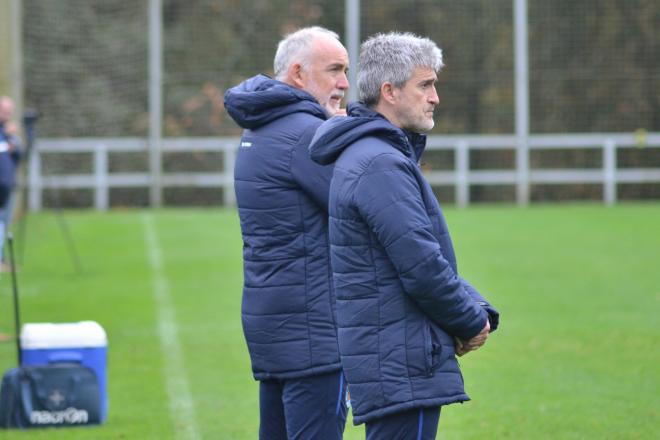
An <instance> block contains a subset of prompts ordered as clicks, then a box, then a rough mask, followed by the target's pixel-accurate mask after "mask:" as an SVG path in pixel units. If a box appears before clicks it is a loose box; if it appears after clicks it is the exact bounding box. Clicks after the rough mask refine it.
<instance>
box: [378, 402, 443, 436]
mask: <svg viewBox="0 0 660 440" xmlns="http://www.w3.org/2000/svg"><path fill="white" fill-rule="evenodd" d="M439 421H440V407H437V408H416V409H413V410H410V411H405V412H401V413H396V414H392V415H389V416H385V417H383V418H381V419H376V420H373V421H371V422H367V424H366V425H367V426H366V433H367V439H366V440H394V439H396V440H434V439H435V434H436V433H437V432H438V422H439Z"/></svg>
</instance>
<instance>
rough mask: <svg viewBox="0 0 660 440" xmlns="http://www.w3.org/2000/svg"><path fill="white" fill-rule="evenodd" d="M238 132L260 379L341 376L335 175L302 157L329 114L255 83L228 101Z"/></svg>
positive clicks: (266, 82)
mask: <svg viewBox="0 0 660 440" xmlns="http://www.w3.org/2000/svg"><path fill="white" fill-rule="evenodd" d="M225 107H226V109H227V111H228V112H229V114H230V115H231V117H232V118H233V119H234V120H235V121H236V122H237V123H238V124H239V125H240V126H241V127H243V128H245V131H244V132H243V136H242V137H241V143H240V147H239V149H238V154H237V157H236V165H235V169H234V184H235V190H236V200H237V203H238V213H239V216H240V221H241V231H242V234H243V272H244V287H243V302H242V323H243V331H244V335H245V339H246V342H247V345H248V351H249V352H250V358H251V360H252V370H253V373H254V377H255V379H257V380H264V379H273V378H278V379H288V378H297V377H305V376H311V375H315V374H321V373H327V372H331V371H337V370H339V369H340V362H339V350H338V345H337V333H336V328H335V322H334V304H333V298H332V296H331V291H332V284H331V282H332V274H331V271H330V262H329V258H330V257H329V251H328V240H327V233H328V229H327V228H328V220H327V204H328V189H329V185H330V177H331V176H332V167H330V166H325V167H324V166H320V165H318V164H316V163H314V162H312V160H311V159H310V158H309V152H308V146H309V142H310V141H311V139H312V136H313V135H314V132H315V131H316V129H317V128H318V126H319V125H321V123H322V122H323V121H324V120H325V119H326V114H325V112H324V110H323V108H322V107H321V106H320V105H319V104H318V102H317V101H316V100H315V99H314V98H313V97H312V96H311V95H310V94H308V93H306V92H304V91H302V90H299V89H296V88H294V87H290V86H288V85H287V84H284V83H282V82H280V81H276V80H273V79H270V78H268V77H266V76H263V75H258V76H256V77H253V78H251V79H248V80H246V81H245V82H243V83H241V84H240V85H238V86H237V87H234V88H232V89H229V90H228V91H227V92H226V94H225Z"/></svg>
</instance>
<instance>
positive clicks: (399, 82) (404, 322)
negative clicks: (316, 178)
mask: <svg viewBox="0 0 660 440" xmlns="http://www.w3.org/2000/svg"><path fill="white" fill-rule="evenodd" d="M442 65H443V64H442V52H441V51H440V49H439V48H438V47H437V46H436V44H435V43H433V42H432V41H431V40H429V39H427V38H420V37H417V36H415V35H413V34H400V33H389V34H381V35H376V36H375V37H372V38H370V39H369V40H367V41H366V42H365V43H364V44H363V45H362V49H361V53H360V66H359V67H360V69H359V72H358V88H359V96H360V100H361V102H360V103H356V104H350V105H349V107H348V117H346V118H335V119H331V120H329V121H327V122H325V123H324V124H323V125H322V126H321V127H320V128H319V129H318V130H317V132H316V135H315V136H314V139H313V140H312V143H311V145H310V155H311V157H312V159H313V160H315V161H316V162H318V163H319V164H322V165H329V164H334V166H335V167H334V173H333V177H332V183H331V186H330V201H329V215H330V224H329V234H330V248H331V263H332V270H333V276H334V285H335V294H336V301H337V302H336V311H337V327H338V329H337V334H338V338H339V351H340V356H341V362H342V367H343V368H344V372H345V374H346V379H347V381H348V384H349V388H350V395H351V406H352V408H353V421H354V423H355V424H360V423H366V437H367V439H371V440H376V439H378V440H381V439H383V440H384V439H397V440H405V439H411V440H412V439H415V440H420V439H433V438H435V434H436V432H437V427H438V421H439V417H440V407H441V406H443V405H447V404H450V403H454V402H463V401H466V400H469V398H468V396H467V394H466V393H465V390H464V388H463V378H462V375H461V372H460V369H459V366H458V362H457V360H456V355H458V356H462V355H464V354H466V353H467V352H470V351H472V350H476V349H478V348H479V347H480V346H482V345H483V344H484V343H485V341H486V338H487V337H488V334H489V332H491V331H493V330H495V328H496V327H497V325H498V322H499V314H498V313H497V311H496V310H495V309H494V308H493V307H491V306H490V304H488V302H487V301H486V300H485V299H484V298H483V297H482V296H481V295H480V294H479V293H478V292H477V291H476V290H475V289H474V287H472V286H471V285H470V284H469V283H468V282H467V281H466V280H464V279H463V278H461V277H460V276H459V274H458V269H457V265H456V257H455V254H454V250H453V246H452V241H451V238H450V236H449V231H448V229H447V225H446V223H445V220H444V217H443V215H442V211H441V209H440V205H439V204H438V201H437V200H436V198H435V196H434V193H433V191H432V189H431V186H430V185H429V183H428V182H427V181H426V179H425V178H424V176H423V175H422V172H421V170H420V167H419V165H418V162H419V159H420V157H421V155H422V152H423V150H424V147H425V143H426V137H425V135H423V134H421V133H423V132H426V131H429V130H431V129H432V128H433V125H434V121H433V111H434V108H435V107H436V105H438V102H439V99H438V95H437V93H436V89H435V83H436V80H437V72H438V71H439V70H440V69H441V68H442Z"/></svg>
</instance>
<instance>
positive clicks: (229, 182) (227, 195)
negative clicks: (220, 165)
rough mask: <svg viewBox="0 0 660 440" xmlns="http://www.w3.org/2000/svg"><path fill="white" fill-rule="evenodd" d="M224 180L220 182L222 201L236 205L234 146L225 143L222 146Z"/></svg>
mask: <svg viewBox="0 0 660 440" xmlns="http://www.w3.org/2000/svg"><path fill="white" fill-rule="evenodd" d="M222 150H223V152H224V154H223V156H224V157H223V162H224V173H223V174H224V176H225V179H224V182H223V184H222V203H223V204H224V205H225V206H234V205H236V194H235V192H234V163H235V162H236V147H235V146H234V145H230V144H225V146H224V147H223V149H222Z"/></svg>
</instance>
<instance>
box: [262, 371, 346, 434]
mask: <svg viewBox="0 0 660 440" xmlns="http://www.w3.org/2000/svg"><path fill="white" fill-rule="evenodd" d="M259 410H260V425H259V439H260V440H338V439H341V438H342V436H343V434H344V426H345V424H346V413H347V409H346V381H345V380H344V375H343V373H341V372H339V371H337V372H333V373H329V374H321V375H318V376H310V377H303V378H300V379H283V380H263V381H260V382H259Z"/></svg>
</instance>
